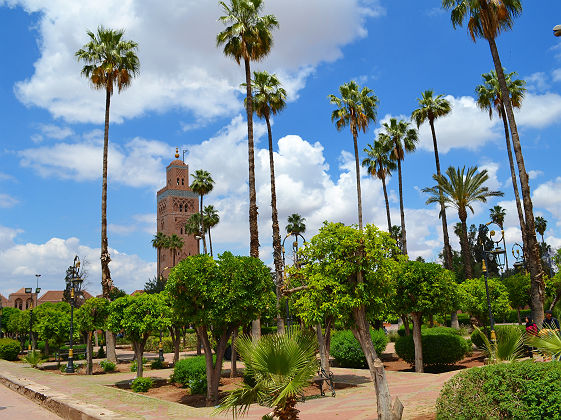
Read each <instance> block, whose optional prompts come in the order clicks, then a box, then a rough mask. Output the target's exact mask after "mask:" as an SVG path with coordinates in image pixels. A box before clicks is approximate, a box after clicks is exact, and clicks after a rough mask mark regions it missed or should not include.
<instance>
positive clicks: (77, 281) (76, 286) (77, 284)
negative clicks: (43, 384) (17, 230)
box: [65, 255, 83, 373]
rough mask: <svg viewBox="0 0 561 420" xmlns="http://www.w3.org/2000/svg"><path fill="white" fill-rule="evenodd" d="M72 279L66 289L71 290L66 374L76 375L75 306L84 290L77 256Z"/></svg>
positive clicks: (68, 281) (72, 269)
mask: <svg viewBox="0 0 561 420" xmlns="http://www.w3.org/2000/svg"><path fill="white" fill-rule="evenodd" d="M69 274H70V277H68V276H67V277H66V288H67V289H69V290H70V348H69V349H68V363H67V364H66V370H65V372H66V373H74V349H73V347H72V345H73V336H74V304H75V297H76V293H79V292H80V289H81V288H82V281H83V280H82V279H81V278H80V259H79V258H78V256H77V255H76V256H75V257H74V263H73V264H72V266H71V267H70V268H69Z"/></svg>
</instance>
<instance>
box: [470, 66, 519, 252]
mask: <svg viewBox="0 0 561 420" xmlns="http://www.w3.org/2000/svg"><path fill="white" fill-rule="evenodd" d="M515 75H516V72H512V73H505V80H506V85H507V88H508V92H509V95H510V102H511V104H512V106H513V107H514V108H520V107H521V105H522V99H524V93H525V92H526V87H525V86H526V82H525V81H524V80H520V79H514V76H515ZM481 77H483V83H482V84H480V85H478V86H477V87H476V88H475V94H476V97H477V106H478V107H479V108H481V109H483V110H486V111H488V112H489V118H493V109H495V110H496V112H497V114H498V115H499V117H500V118H501V119H502V120H503V128H504V132H505V139H506V151H507V154H508V163H509V165H510V177H511V179H512V188H513V189H514V198H515V200H516V210H517V211H518V220H519V222H520V231H521V232H522V243H523V244H524V245H526V242H527V240H526V238H525V235H526V221H525V220H524V212H523V210H522V203H521V202H520V194H519V193H518V181H517V180H516V170H515V169H514V159H513V157H512V150H511V149H512V148H511V145H510V134H509V129H508V119H507V115H506V111H505V105H504V103H503V101H502V99H501V88H500V86H499V79H498V77H497V72H496V71H494V70H491V71H490V72H489V73H485V74H482V75H481ZM501 227H502V226H501Z"/></svg>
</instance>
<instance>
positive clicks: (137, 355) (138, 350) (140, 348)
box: [132, 337, 148, 378]
mask: <svg viewBox="0 0 561 420" xmlns="http://www.w3.org/2000/svg"><path fill="white" fill-rule="evenodd" d="M147 338H148V337H146V338H143V339H142V340H141V341H138V342H137V341H133V342H132V348H133V349H134V359H135V360H136V377H137V378H142V374H143V368H144V366H142V356H143V355H144V345H145V344H146V339H147Z"/></svg>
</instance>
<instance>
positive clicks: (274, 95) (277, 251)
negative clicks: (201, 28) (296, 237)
mask: <svg viewBox="0 0 561 420" xmlns="http://www.w3.org/2000/svg"><path fill="white" fill-rule="evenodd" d="M251 83H252V85H253V86H252V91H253V105H254V109H255V113H256V114H257V116H258V117H259V118H265V122H266V123H267V133H268V137H269V171H270V174H271V221H272V225H273V262H274V264H275V275H276V281H275V284H276V285H277V326H278V327H279V330H281V331H282V330H283V329H284V324H283V321H282V318H281V316H280V306H279V305H280V300H279V299H280V295H281V290H280V289H281V287H282V284H281V283H282V249H281V238H280V229H279V215H278V211H277V190H276V184H275V160H274V156H273V134H272V130H271V115H276V114H277V113H278V112H280V111H281V110H282V109H283V108H284V107H285V105H286V90H284V88H283V87H282V84H281V82H280V81H279V79H278V78H277V76H276V75H275V74H269V73H267V72H266V71H262V72H254V73H253V80H252V81H251Z"/></svg>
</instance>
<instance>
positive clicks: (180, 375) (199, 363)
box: [171, 356, 215, 394]
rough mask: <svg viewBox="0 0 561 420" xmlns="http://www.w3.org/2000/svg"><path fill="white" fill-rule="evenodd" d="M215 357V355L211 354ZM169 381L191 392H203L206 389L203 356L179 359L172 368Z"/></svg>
mask: <svg viewBox="0 0 561 420" xmlns="http://www.w3.org/2000/svg"><path fill="white" fill-rule="evenodd" d="M213 357H215V356H213ZM171 381H172V382H177V383H180V384H181V385H183V386H184V387H187V388H189V389H190V390H191V394H204V393H206V389H207V380H206V361H205V356H195V357H188V358H187V359H181V360H179V361H178V362H177V363H176V364H175V367H174V369H173V374H172V375H171Z"/></svg>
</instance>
